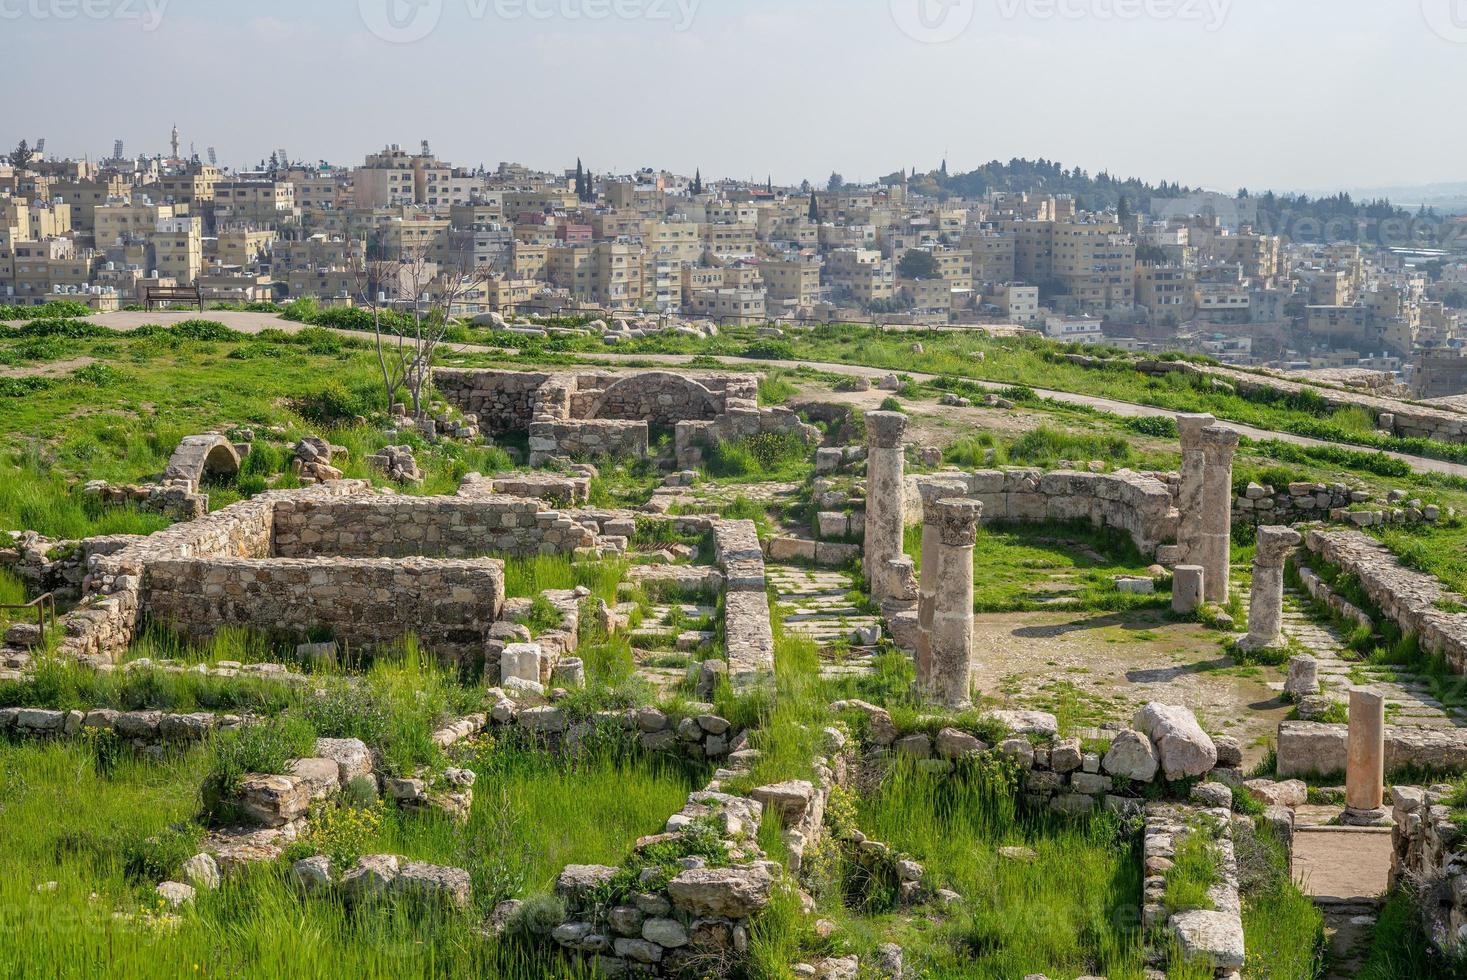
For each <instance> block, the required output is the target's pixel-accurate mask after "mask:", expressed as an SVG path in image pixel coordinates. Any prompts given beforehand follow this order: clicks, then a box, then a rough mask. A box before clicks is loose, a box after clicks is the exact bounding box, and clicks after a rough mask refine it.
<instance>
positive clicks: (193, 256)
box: [148, 215, 204, 286]
mask: <svg viewBox="0 0 1467 980" xmlns="http://www.w3.org/2000/svg"><path fill="white" fill-rule="evenodd" d="M148 241H149V244H150V245H152V247H153V268H155V269H156V270H157V271H158V274H159V275H160V276H165V277H168V278H172V279H174V280H177V282H178V284H179V285H180V286H192V285H194V282H195V280H197V279H198V277H199V273H200V272H201V271H202V270H203V267H204V233H203V225H202V222H201V221H200V219H199V218H198V217H197V216H196V215H185V216H183V217H176V218H159V219H158V224H157V226H156V227H155V228H154V230H153V234H152V235H151V236H150V237H149V240H148Z"/></svg>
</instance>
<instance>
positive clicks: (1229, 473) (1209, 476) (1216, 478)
mask: <svg viewBox="0 0 1467 980" xmlns="http://www.w3.org/2000/svg"><path fill="white" fill-rule="evenodd" d="M1201 442H1202V463H1203V466H1202V501H1201V516H1200V520H1199V531H1198V537H1197V541H1196V542H1195V544H1194V545H1193V547H1192V550H1191V551H1190V553H1188V555H1187V556H1186V557H1187V563H1188V564H1189V565H1201V566H1202V568H1203V570H1204V575H1203V582H1202V585H1203V592H1202V595H1203V597H1204V598H1205V599H1206V600H1207V601H1208V602H1218V603H1223V602H1227V601H1228V579H1229V577H1230V570H1229V567H1228V563H1229V560H1230V558H1231V557H1232V547H1233V453H1235V452H1237V451H1238V434H1237V433H1236V432H1234V431H1233V430H1232V429H1229V428H1226V427H1224V426H1221V425H1210V426H1208V427H1207V428H1205V429H1203V430H1202V435H1201Z"/></svg>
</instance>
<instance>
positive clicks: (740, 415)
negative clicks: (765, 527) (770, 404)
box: [673, 402, 820, 469]
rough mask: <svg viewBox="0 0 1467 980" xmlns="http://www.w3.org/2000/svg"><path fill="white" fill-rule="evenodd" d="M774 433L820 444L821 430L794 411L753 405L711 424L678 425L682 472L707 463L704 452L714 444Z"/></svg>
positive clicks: (676, 444) (676, 442)
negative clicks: (704, 462) (704, 459)
mask: <svg viewBox="0 0 1467 980" xmlns="http://www.w3.org/2000/svg"><path fill="white" fill-rule="evenodd" d="M770 433H774V434H781V435H783V434H792V435H796V436H799V437H800V438H801V439H803V440H804V441H805V442H806V443H807V444H809V445H812V446H813V445H815V444H817V443H819V441H820V430H819V429H818V428H816V427H815V426H813V425H810V424H808V423H806V422H804V421H802V420H801V419H800V417H799V416H798V415H796V414H795V413H794V412H793V411H791V410H790V409H788V408H759V407H758V405H757V404H754V403H753V402H751V403H750V404H749V405H748V406H746V407H730V408H729V410H728V411H727V412H726V413H724V414H722V415H719V416H718V417H717V418H715V419H712V420H710V421H696V420H694V421H685V422H679V423H677V428H676V429H674V431H673V445H674V448H675V449H676V450H677V465H678V466H679V467H681V468H682V469H692V468H693V467H695V466H697V465H698V464H699V463H701V462H703V449H704V448H705V447H707V446H711V445H713V444H714V443H719V442H733V441H735V440H738V439H747V438H751V437H753V436H760V435H767V434H770Z"/></svg>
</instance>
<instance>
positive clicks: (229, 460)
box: [163, 432, 239, 490]
mask: <svg viewBox="0 0 1467 980" xmlns="http://www.w3.org/2000/svg"><path fill="white" fill-rule="evenodd" d="M238 472H239V452H238V451H237V450H236V449H235V448H234V445H233V444H232V443H231V442H230V441H229V440H228V439H226V438H224V437H223V436H221V435H220V434H219V433H217V432H207V433H205V434H203V435H197V436H185V437H184V439H183V441H182V442H180V443H179V444H178V448H177V449H175V450H174V451H173V455H172V456H171V457H169V460H168V467H167V469H165V470H164V471H163V479H164V480H165V481H167V480H187V481H188V484H189V486H190V488H192V489H194V490H197V489H198V487H199V483H200V481H202V480H203V479H204V476H205V475H206V474H207V475H210V476H229V475H230V474H232V473H238Z"/></svg>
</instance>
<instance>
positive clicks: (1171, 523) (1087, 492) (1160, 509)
mask: <svg viewBox="0 0 1467 980" xmlns="http://www.w3.org/2000/svg"><path fill="white" fill-rule="evenodd" d="M932 480H941V481H947V480H960V481H962V482H963V483H965V484H966V485H967V487H968V495H969V496H972V497H974V498H976V499H977V500H979V501H980V502H981V503H982V504H983V520H984V522H985V523H992V522H995V521H998V522H1006V521H1077V520H1078V521H1088V522H1089V523H1091V524H1093V525H1095V526H1096V527H1113V528H1118V529H1120V530H1123V531H1125V532H1126V533H1127V534H1129V535H1130V536H1131V540H1132V541H1134V542H1135V543H1136V547H1137V548H1138V549H1139V550H1140V551H1141V553H1142V554H1146V555H1151V554H1155V553H1156V550H1157V548H1158V547H1159V546H1160V545H1162V544H1167V543H1170V542H1173V541H1175V540H1176V537H1177V526H1178V521H1179V520H1180V517H1179V515H1178V512H1177V509H1176V506H1175V503H1174V498H1173V496H1172V491H1171V489H1170V487H1169V486H1168V484H1167V483H1165V482H1163V481H1162V480H1161V479H1159V478H1158V477H1157V476H1155V475H1152V474H1146V473H1136V472H1133V471H1131V470H1117V471H1116V472H1114V473H1081V472H1070V471H1058V472H1053V473H1046V472H1044V471H1042V470H1037V469H1014V470H979V471H977V472H975V473H937V474H933V475H931V476H924V477H916V478H914V479H910V480H908V481H907V492H906V495H905V505H906V521H907V523H908V524H918V523H921V519H922V497H921V493H920V485H921V484H922V483H923V482H929V481H932Z"/></svg>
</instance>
